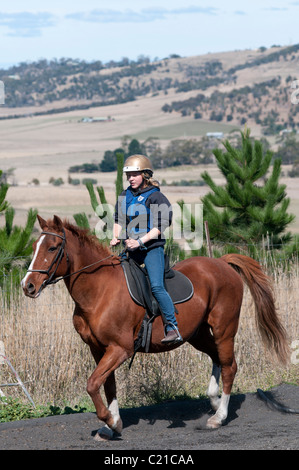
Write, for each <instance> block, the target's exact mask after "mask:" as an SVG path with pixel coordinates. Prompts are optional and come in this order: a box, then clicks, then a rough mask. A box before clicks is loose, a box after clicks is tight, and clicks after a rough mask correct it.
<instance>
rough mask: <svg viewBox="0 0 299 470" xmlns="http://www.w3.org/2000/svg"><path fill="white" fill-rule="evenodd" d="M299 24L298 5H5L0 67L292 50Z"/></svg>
mask: <svg viewBox="0 0 299 470" xmlns="http://www.w3.org/2000/svg"><path fill="white" fill-rule="evenodd" d="M298 19H299V0H297V1H296V0H293V1H292V0H285V1H284V2H282V1H281V0H278V1H277V0H272V1H267V0H259V1H256V0H251V1H247V2H240V1H236V0H226V1H225V2H224V1H223V0H222V1H220V0H211V1H210V2H208V1H207V0H203V1H202V0H200V1H198V0H84V1H82V0H80V1H79V0H26V1H24V0H9V1H3V0H2V1H1V2H0V68H8V67H9V66H11V65H17V64H19V63H20V62H34V61H37V60H40V59H48V60H52V59H60V58H72V59H80V60H86V61H87V62H91V61H95V60H101V61H102V62H103V63H106V62H109V61H110V60H114V61H118V60H121V59H122V58H124V57H127V58H129V59H130V60H136V59H138V57H140V56H146V57H149V58H150V59H151V60H154V59H156V58H158V59H162V58H164V57H168V56H169V55H170V54H178V55H180V56H181V57H190V56H194V55H202V54H207V53H209V52H225V51H234V50H243V49H256V48H258V47H261V46H265V47H270V46H272V45H274V44H275V45H282V46H286V45H291V44H297V43H299V27H298Z"/></svg>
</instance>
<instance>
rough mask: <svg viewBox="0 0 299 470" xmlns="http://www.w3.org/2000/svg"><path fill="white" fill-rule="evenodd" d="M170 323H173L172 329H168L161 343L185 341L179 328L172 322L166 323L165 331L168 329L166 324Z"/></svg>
mask: <svg viewBox="0 0 299 470" xmlns="http://www.w3.org/2000/svg"><path fill="white" fill-rule="evenodd" d="M168 325H171V326H172V329H171V330H168V331H167V333H166V336H165V338H163V339H162V340H161V343H163V344H173V343H181V342H182V341H183V338H182V336H181V335H180V332H179V330H178V328H177V327H176V326H175V325H173V324H172V323H167V324H166V325H165V331H166V326H168Z"/></svg>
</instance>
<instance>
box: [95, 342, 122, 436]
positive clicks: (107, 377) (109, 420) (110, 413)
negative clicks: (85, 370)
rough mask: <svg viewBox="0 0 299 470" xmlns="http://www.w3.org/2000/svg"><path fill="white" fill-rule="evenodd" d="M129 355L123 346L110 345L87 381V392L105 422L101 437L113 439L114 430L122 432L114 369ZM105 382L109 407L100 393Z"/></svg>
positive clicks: (100, 432) (98, 414) (100, 433)
mask: <svg viewBox="0 0 299 470" xmlns="http://www.w3.org/2000/svg"><path fill="white" fill-rule="evenodd" d="M128 357H129V356H128V354H127V352H126V351H125V350H124V349H122V348H121V347H119V346H109V347H108V348H107V350H106V352H105V354H104V355H103V357H102V358H101V360H100V362H99V363H98V365H97V367H96V369H95V370H94V372H93V373H92V374H91V376H90V377H89V379H88V382H87V392H88V394H89V395H90V397H91V399H92V401H93V403H94V406H95V409H96V413H97V417H98V418H99V419H100V420H101V421H103V422H104V423H105V426H104V428H101V429H100V430H99V435H100V437H102V438H104V439H111V438H112V437H113V433H114V432H116V433H120V432H121V430H122V421H121V418H120V415H119V411H118V403H117V399H116V385H115V378H114V371H115V369H117V367H119V366H120V365H121V364H122V363H123V362H124V361H125V360H126V359H128ZM103 384H104V387H105V393H106V397H107V401H108V408H107V407H106V406H105V405H104V403H103V400H102V397H101V395H100V387H101V386H102V385H103Z"/></svg>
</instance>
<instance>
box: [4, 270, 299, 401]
mask: <svg viewBox="0 0 299 470" xmlns="http://www.w3.org/2000/svg"><path fill="white" fill-rule="evenodd" d="M298 280H299V271H298V265H294V266H293V267H292V269H291V271H290V272H284V271H282V270H280V269H279V268H277V269H276V270H275V272H274V289H275V295H276V302H277V307H278V310H279V314H280V317H281V319H282V321H283V323H284V325H285V327H286V329H287V332H288V335H289V342H290V344H291V343H292V342H293V341H295V340H298V339H299V320H298V309H299V293H298ZM1 304H2V308H1V315H0V340H2V341H4V344H5V349H6V354H7V357H8V358H9V359H10V361H11V363H12V364H13V366H14V367H15V368H16V370H17V372H18V373H19V375H20V376H21V378H22V380H23V381H24V382H25V383H26V387H27V388H28V391H29V393H30V395H31V396H32V398H33V399H34V401H35V402H36V403H37V404H55V405H57V406H62V405H65V404H69V405H71V406H74V405H76V404H78V403H82V399H83V398H84V397H86V398H87V393H86V391H85V388H86V380H87V378H88V376H89V375H90V373H91V371H92V370H93V368H94V362H93V359H92V358H91V354H90V353H89V349H88V347H87V346H86V345H85V344H84V343H83V342H82V341H81V339H80V338H79V336H78V335H77V333H76V332H75V330H74V328H73V325H72V309H73V305H72V300H71V298H70V297H69V295H68V294H67V292H66V290H65V287H64V285H63V284H57V285H56V286H52V287H48V288H47V289H46V290H45V291H44V292H43V294H42V296H41V297H40V298H38V299H36V300H31V299H28V298H26V297H24V296H23V294H22V293H21V292H19V293H18V294H17V295H15V296H14V297H13V298H11V302H10V305H7V303H6V302H5V300H4V298H3V297H1ZM236 356H237V362H238V366H239V369H238V374H237V376H236V380H235V384H234V388H233V391H234V392H247V391H255V390H256V389H257V388H258V387H259V388H263V389H265V388H268V387H270V386H273V385H276V384H278V383H281V382H283V381H285V382H293V383H297V384H299V382H298V365H296V364H290V365H289V367H287V368H285V367H281V366H279V365H278V364H277V363H275V362H274V361H273V360H272V357H271V355H270V353H269V352H268V351H265V350H264V348H263V346H262V344H261V341H260V339H259V337H258V333H257V330H256V327H255V320H254V307H253V305H252V302H251V297H250V294H249V293H248V292H247V290H245V296H244V302H243V307H242V314H241V321H240V327H239V332H238V334H237V337H236ZM210 373H211V361H210V359H209V358H208V357H207V356H205V355H204V354H202V353H199V352H198V351H196V350H195V349H193V348H192V347H191V346H190V345H188V344H186V345H184V346H182V347H181V348H179V349H177V350H175V351H172V352H170V353H163V354H157V355H146V354H137V356H136V358H135V360H134V363H133V366H132V368H131V370H129V369H128V361H127V362H126V363H125V364H124V365H123V366H121V367H120V369H119V370H118V371H117V383H118V395H119V400H120V404H121V406H138V405H141V404H148V403H153V402H156V401H159V400H163V399H169V398H174V397H175V396H183V395H185V396H191V397H196V396H198V395H203V394H205V390H206V388H207V384H208V381H209V377H210ZM12 381H14V380H13V377H12V376H11V374H10V373H9V369H8V367H7V366H6V365H1V366H0V383H8V382H12ZM3 391H5V393H6V394H7V395H10V396H11V395H14V396H16V395H17V396H18V397H19V398H21V399H24V398H25V397H24V395H23V394H22V392H21V391H20V389H19V387H14V388H12V387H11V388H9V389H7V388H6V389H5V390H4V389H3Z"/></svg>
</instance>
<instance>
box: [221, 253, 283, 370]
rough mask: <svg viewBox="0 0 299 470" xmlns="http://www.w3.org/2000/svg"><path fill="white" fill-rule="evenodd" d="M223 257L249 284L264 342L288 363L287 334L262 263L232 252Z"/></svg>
mask: <svg viewBox="0 0 299 470" xmlns="http://www.w3.org/2000/svg"><path fill="white" fill-rule="evenodd" d="M221 259H222V260H223V261H225V262H226V263H228V264H230V265H231V266H232V267H233V268H234V269H235V271H237V272H238V274H240V276H241V277H242V279H243V280H244V281H245V282H246V284H247V285H248V287H249V290H250V292H251V295H252V297H253V300H254V303H255V311H256V323H257V326H258V329H259V331H260V333H261V337H262V340H263V343H264V344H265V346H266V347H270V348H271V349H273V350H274V351H275V353H276V355H277V358H278V359H279V361H280V362H282V363H283V364H286V363H287V362H288V359H289V357H290V352H289V346H288V342H287V335H286V331H285V329H284V327H283V325H282V324H281V322H280V320H279V318H278V316H277V312H276V308H275V302H274V297H273V293H272V288H271V284H270V279H269V278H268V276H266V274H264V273H263V271H262V268H261V266H260V264H259V263H258V262H257V261H255V260H254V259H252V258H250V257H248V256H244V255H238V254H234V253H231V254H227V255H224V256H222V257H221Z"/></svg>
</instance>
